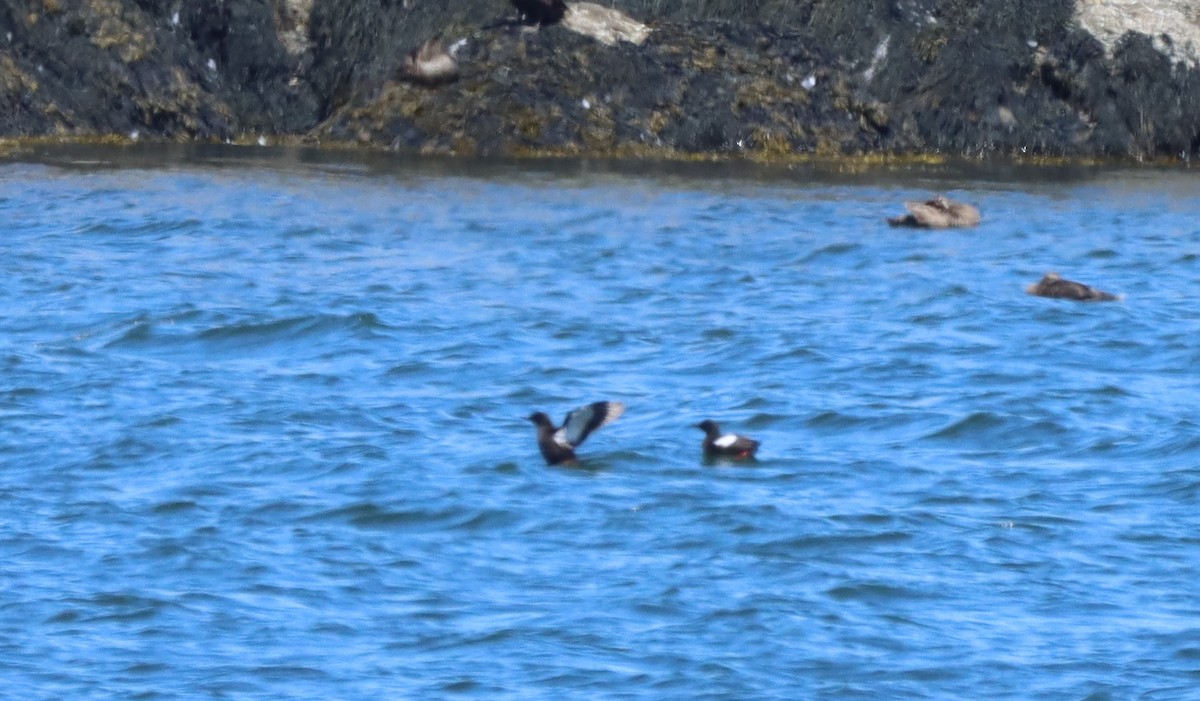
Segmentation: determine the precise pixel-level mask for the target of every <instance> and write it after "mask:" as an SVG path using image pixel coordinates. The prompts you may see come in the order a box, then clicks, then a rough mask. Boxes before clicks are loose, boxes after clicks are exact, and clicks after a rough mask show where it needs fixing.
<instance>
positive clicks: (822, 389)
mask: <svg viewBox="0 0 1200 701" xmlns="http://www.w3.org/2000/svg"><path fill="white" fill-rule="evenodd" d="M262 154H266V155H265V156H264V155H262ZM943 191H944V192H949V193H950V194H952V195H953V196H955V197H960V198H962V199H967V200H969V201H972V202H974V203H976V204H977V205H979V207H980V209H981V210H982V211H983V213H984V221H983V223H982V224H981V225H980V226H979V227H978V228H975V229H971V230H963V231H913V230H897V229H891V228H889V227H888V226H887V225H886V224H885V223H884V218H885V217H887V216H891V215H895V214H898V213H900V211H901V202H902V201H904V200H906V199H914V198H923V197H926V196H927V195H929V194H930V193H933V192H943ZM1198 195H1200V176H1198V175H1197V174H1196V173H1194V172H1192V171H1187V170H1182V171H1181V170H1163V169H1137V170H1111V169H1110V170H1105V169H1022V168H1004V167H1000V166H976V167H973V168H965V167H951V166H945V167H941V168H926V169H904V168H900V169H894V170H887V171H877V172H870V171H868V172H853V173H838V172H836V171H822V170H820V169H816V168H804V169H799V170H786V169H766V168H761V167H751V166H742V167H733V166H716V165H709V166H688V167H682V166H647V165H644V164H597V163H589V162H581V163H574V162H571V163H492V164H483V163H476V162H458V161H405V160H399V159H382V158H368V157H364V156H355V155H348V154H343V155H338V154H332V155H331V154H320V153H306V152H296V151H270V150H265V149H258V150H237V149H214V150H200V151H190V152H187V153H185V154H183V155H180V154H177V153H176V154H172V153H154V152H151V151H150V150H149V149H143V150H139V151H133V152H131V151H129V150H104V149H100V150H80V149H77V150H70V149H66V150H58V151H51V152H49V153H43V154H38V155H36V157H26V158H24V160H21V159H19V158H10V160H9V161H8V162H5V163H2V164H0V229H2V232H0V251H2V252H3V256H2V262H0V265H3V275H2V276H0V299H2V300H3V306H4V309H5V312H4V313H3V314H2V315H0V367H2V372H0V499H2V500H3V501H2V503H3V506H4V509H3V514H2V515H0V679H3V680H5V682H4V687H5V688H7V689H9V690H10V693H16V692H13V690H16V689H20V690H21V691H20V693H17V694H16V695H15V696H13V698H30V699H32V698H39V699H42V698H44V699H51V698H54V699H57V698H75V699H82V698H88V699H93V698H94V699H133V698H141V699H156V698H180V697H190V698H239V699H296V698H322V699H380V698H481V699H504V698H511V699H529V698H546V699H559V698H589V699H593V698H595V699H599V698H646V699H661V698H688V699H696V698H710V699H727V698H728V699H759V698H761V699H768V698H772V699H776V698H777V699H864V700H866V699H872V700H876V699H885V698H896V699H961V698H965V697H969V696H976V695H982V696H986V697H988V698H1012V699H1055V700H1058V699H1089V700H1092V701H1098V700H1101V699H1132V698H1138V699H1154V700H1161V699H1196V698H1200V691H1197V689H1200V586H1198V585H1197V582H1200V509H1198V507H1200V413H1198V409H1200V371H1198V367H1200V341H1198V339H1200V333H1198V332H1200V307H1198V305H1197V304H1196V303H1195V300H1196V296H1197V291H1198V290H1200V197H1198ZM1050 270H1056V271H1059V272H1061V273H1062V274H1063V275H1064V276H1066V277H1069V278H1072V279H1078V280H1082V281H1084V282H1087V283H1089V284H1092V285H1095V286H1097V287H1101V288H1103V289H1107V290H1110V291H1112V292H1116V293H1121V294H1123V295H1124V299H1123V300H1122V301H1120V302H1116V303H1108V304H1091V305H1088V304H1079V303H1072V302H1066V301H1058V300H1047V299H1041V298H1036V297H1032V296H1029V295H1026V294H1025V292H1024V288H1025V286H1026V285H1028V284H1030V283H1032V282H1035V281H1036V280H1037V279H1038V278H1040V277H1041V276H1042V274H1043V273H1045V272H1047V271H1050ZM601 399H609V400H619V401H622V402H625V403H626V404H627V405H628V411H627V412H626V414H625V415H624V416H623V417H622V418H621V419H620V420H619V421H617V422H616V423H614V424H612V425H611V426H608V427H605V428H603V429H601V430H600V431H598V432H597V433H595V434H594V435H593V436H592V437H590V438H589V439H588V441H587V442H586V443H585V444H584V445H583V446H582V447H581V448H580V450H579V453H580V455H581V457H582V458H583V461H584V462H583V464H582V465H581V466H579V467H575V468H559V467H547V466H546V465H545V464H544V463H543V461H542V459H541V458H540V456H539V454H538V451H537V447H536V444H535V441H534V430H533V426H532V425H531V424H530V423H529V422H528V421H527V419H526V417H527V416H528V415H529V414H530V413H531V412H533V411H536V410H543V411H546V412H548V413H549V414H551V415H552V416H553V417H554V418H555V419H556V420H557V419H561V417H562V416H563V415H564V414H565V413H566V412H567V411H568V410H570V409H572V408H574V407H575V406H578V405H580V404H582V403H584V402H589V401H595V400H601ZM705 418H711V419H715V420H717V421H718V422H720V423H721V424H722V426H723V427H725V428H726V429H728V430H736V431H738V432H741V433H746V434H749V435H752V436H754V437H755V438H758V439H759V440H761V441H762V444H763V445H762V448H761V451H760V456H759V457H760V459H759V460H758V461H757V462H756V463H754V464H751V465H722V464H716V465H713V464H705V463H704V462H703V461H702V460H701V455H700V440H701V438H702V434H701V433H700V431H698V430H696V429H695V428H694V424H696V423H697V422H698V421H700V420H702V419H705Z"/></svg>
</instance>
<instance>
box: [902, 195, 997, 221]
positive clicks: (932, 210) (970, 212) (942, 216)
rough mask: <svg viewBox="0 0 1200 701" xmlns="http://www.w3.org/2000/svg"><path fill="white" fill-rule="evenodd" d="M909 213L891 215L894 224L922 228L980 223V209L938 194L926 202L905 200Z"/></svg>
mask: <svg viewBox="0 0 1200 701" xmlns="http://www.w3.org/2000/svg"><path fill="white" fill-rule="evenodd" d="M904 206H905V208H907V209H908V214H905V215H903V216H899V217H891V218H889V219H888V224H891V225H892V226H912V227H917V228H921V229H949V228H952V227H959V226H975V225H976V224H978V223H979V219H980V217H979V210H978V209H976V208H975V207H973V206H972V205H969V204H967V203H965V202H955V201H954V200H951V199H948V198H946V197H942V196H938V197H935V198H933V199H932V200H928V201H926V202H905V203H904Z"/></svg>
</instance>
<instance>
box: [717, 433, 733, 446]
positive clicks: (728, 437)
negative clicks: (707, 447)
mask: <svg viewBox="0 0 1200 701" xmlns="http://www.w3.org/2000/svg"><path fill="white" fill-rule="evenodd" d="M737 439H738V437H737V436H736V435H734V434H732V433H726V434H725V435H723V436H721V437H720V438H718V439H716V440H715V441H713V445H715V446H717V447H718V448H728V447H730V446H731V445H733V444H734V443H737Z"/></svg>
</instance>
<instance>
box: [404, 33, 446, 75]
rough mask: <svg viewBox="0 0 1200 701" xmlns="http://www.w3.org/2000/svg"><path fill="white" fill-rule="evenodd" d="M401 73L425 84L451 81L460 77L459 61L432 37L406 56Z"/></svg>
mask: <svg viewBox="0 0 1200 701" xmlns="http://www.w3.org/2000/svg"><path fill="white" fill-rule="evenodd" d="M400 75H401V77H403V78H407V79H408V80H411V81H413V82H415V83H421V84H423V85H439V84H441V83H449V82H451V81H453V80H455V79H457V78H458V61H455V60H454V57H453V56H451V55H450V52H449V51H446V47H444V46H442V42H440V41H438V40H437V39H430V40H429V41H427V42H425V43H424V44H421V46H420V48H418V49H414V50H413V51H410V52H409V54H408V55H407V56H405V57H404V65H402V66H401V67H400Z"/></svg>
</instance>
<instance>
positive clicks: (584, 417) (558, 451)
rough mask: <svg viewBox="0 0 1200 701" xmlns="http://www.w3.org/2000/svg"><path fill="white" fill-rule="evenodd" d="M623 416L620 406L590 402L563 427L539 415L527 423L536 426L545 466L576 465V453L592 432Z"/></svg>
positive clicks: (576, 411) (614, 403)
mask: <svg viewBox="0 0 1200 701" xmlns="http://www.w3.org/2000/svg"><path fill="white" fill-rule="evenodd" d="M624 413H625V405H624V404H622V403H621V402H593V403H591V404H588V405H587V406H581V407H579V408H578V409H576V410H574V411H572V412H571V413H569V414H567V418H565V419H563V424H562V426H555V425H554V424H553V423H552V422H551V421H550V417H549V416H546V415H545V414H543V413H542V412H540V411H539V412H536V413H534V414H533V415H531V416H530V417H529V420H530V421H532V422H533V423H534V425H535V426H537V438H538V448H539V449H540V450H541V451H542V457H544V458H546V464H547V465H559V464H564V463H566V464H570V463H575V462H578V460H577V459H576V457H575V449H576V448H578V447H579V445H580V444H581V443H583V442H584V441H585V440H587V437H588V436H589V435H591V433H592V431H595V430H596V429H598V428H600V427H601V426H607V425H608V424H610V423H612V422H614V421H616V420H617V419H618V418H620V416H621V414H624Z"/></svg>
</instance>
